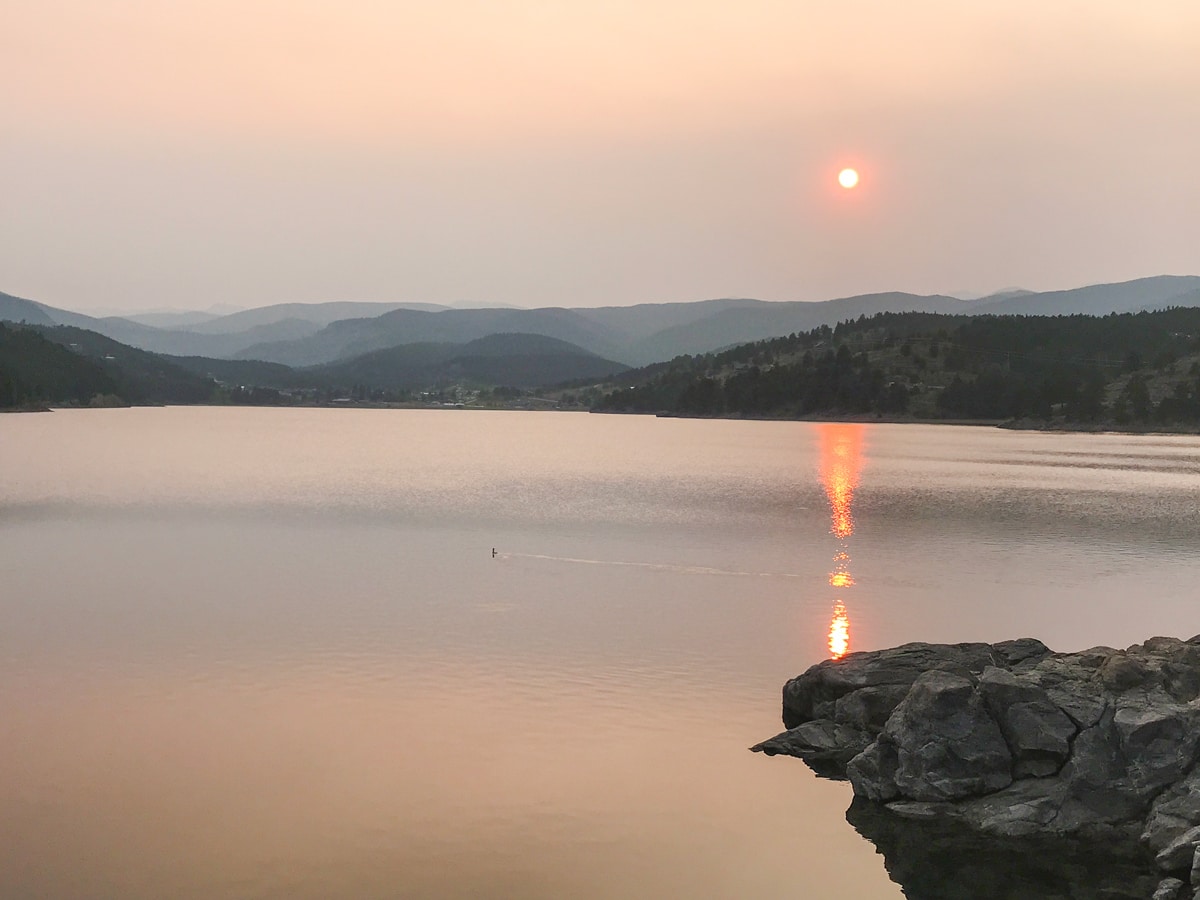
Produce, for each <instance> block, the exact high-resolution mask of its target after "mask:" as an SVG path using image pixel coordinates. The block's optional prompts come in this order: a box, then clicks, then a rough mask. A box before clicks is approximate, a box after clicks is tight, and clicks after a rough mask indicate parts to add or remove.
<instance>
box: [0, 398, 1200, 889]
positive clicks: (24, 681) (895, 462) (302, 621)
mask: <svg viewBox="0 0 1200 900" xmlns="http://www.w3.org/2000/svg"><path fill="white" fill-rule="evenodd" d="M0 472H2V473H3V474H2V476H0V683H2V684H3V688H2V689H0V719H2V721H3V723H4V725H3V728H0V761H2V762H0V809H2V812H0V828H2V831H0V896H4V897H38V898H75V897H89V898H160V897H167V896H169V897H174V898H210V897H218V896H219V897H233V898H325V897H355V898H385V897H387V898H391V897H437V898H441V897H448V898H467V897H500V898H552V897H553V898H559V897H573V898H628V897H635V898H643V897H644V898H659V897H672V896H693V897H713V898H718V897H729V898H734V897H747V896H753V895H762V894H767V893H778V892H782V893H783V894H785V895H786V896H799V897H819V896H830V897H832V896H837V897H846V898H864V900H876V898H881V900H882V898H897V897H900V896H901V892H900V888H899V887H898V886H897V885H895V884H893V883H892V882H891V881H890V880H889V878H888V875H887V873H886V871H885V870H884V867H883V864H882V860H881V857H879V856H878V855H877V854H876V853H875V849H874V847H873V845H871V844H870V843H869V842H867V841H866V840H864V839H863V838H861V837H860V836H859V835H858V834H857V833H856V832H855V831H854V829H853V828H852V827H851V826H850V825H848V824H847V823H846V821H845V811H846V807H847V806H848V805H849V802H850V799H851V793H850V789H849V786H848V785H846V784H843V783H833V782H828V781H822V780H819V779H817V778H816V777H815V776H814V775H813V774H812V773H811V772H810V771H809V770H808V769H807V767H805V766H804V765H803V764H802V763H801V762H799V761H797V760H792V759H786V758H775V759H768V758H765V757H762V756H759V755H755V754H751V753H749V752H747V749H746V748H747V747H749V746H750V745H751V744H753V743H756V742H757V741H759V740H761V739H763V738H766V737H769V736H770V735H772V734H774V733H776V732H777V731H779V730H780V729H781V728H782V725H781V723H780V717H779V705H780V700H779V698H780V689H781V687H782V685H783V682H784V681H785V680H786V679H787V678H789V677H791V676H793V675H795V674H798V673H799V672H801V671H803V670H804V669H805V668H807V667H808V666H810V665H812V664H813V663H816V662H818V661H820V660H821V659H824V658H826V657H828V656H830V655H831V654H834V653H840V652H844V650H845V649H847V648H848V649H849V650H865V649H874V648H880V647H885V646H892V645H896V644H900V643H904V642H906V641H913V640H926V641H970V640H981V641H996V640H1003V639H1007V638H1014V637H1021V636H1034V637H1038V638H1040V639H1042V640H1043V641H1045V642H1046V643H1047V644H1048V645H1049V646H1051V647H1052V648H1054V649H1057V650H1077V649H1082V648H1085V647H1089V646H1093V645H1096V644H1107V645H1111V646H1121V647H1123V646H1127V645H1129V644H1132V643H1135V642H1140V641H1141V640H1143V639H1145V638H1147V637H1150V636H1152V635H1157V634H1167V635H1175V636H1178V637H1183V638H1187V637H1190V636H1192V635H1193V634H1195V633H1197V632H1200V616H1198V615H1197V613H1196V600H1195V598H1196V585H1197V584H1200V554H1197V553H1196V548H1197V546H1198V544H1200V515H1197V510H1198V509H1200V439H1198V438H1195V437H1186V436H1169V437H1164V436H1122V435H1072V434H1040V433H1029V432H1011V431H1003V430H998V429H990V428H969V427H949V426H909V425H853V424H814V423H797V422H750V421H696V420H685V419H655V418H646V417H618V416H589V415H587V414H573V413H524V412H483V411H465V410H455V411H449V410H448V411H426V410H357V409H344V410H342V409H338V410H323V409H235V408H228V409H224V408H183V407H180V408H162V409H121V410H74V411H57V412H54V413H51V414H41V415H32V414H31V415H8V416H0Z"/></svg>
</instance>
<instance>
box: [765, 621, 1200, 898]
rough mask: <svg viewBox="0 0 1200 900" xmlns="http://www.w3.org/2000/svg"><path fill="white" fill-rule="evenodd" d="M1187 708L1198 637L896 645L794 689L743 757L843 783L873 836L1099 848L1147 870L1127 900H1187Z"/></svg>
mask: <svg viewBox="0 0 1200 900" xmlns="http://www.w3.org/2000/svg"><path fill="white" fill-rule="evenodd" d="M1198 698H1200V637H1197V638H1192V639H1191V640H1188V641H1181V640H1178V639H1175V638H1162V637H1159V638H1152V639H1150V640H1148V641H1146V642H1145V643H1144V644H1138V645H1134V646H1132V647H1129V648H1128V649H1126V650H1114V649H1112V648H1108V647H1096V648H1092V649H1090V650H1085V651H1081V652H1078V653H1053V652H1051V651H1050V650H1049V649H1048V648H1046V647H1045V646H1044V645H1043V644H1042V643H1040V642H1039V641H1036V640H1033V639H1023V640H1018V641H1007V642H1004V643H1000V644H952V645H938V644H906V645H904V646H902V647H896V648H892V649H889V650H880V651H876V652H871V653H854V654H850V655H848V656H846V657H845V658H843V659H840V660H826V661H825V662H822V663H819V664H818V665H816V666H813V667H812V668H811V669H809V670H808V671H807V672H805V673H804V674H803V675H801V676H799V677H797V678H793V679H792V680H791V681H789V682H788V683H787V685H785V687H784V689H783V720H784V725H785V726H786V727H787V730H786V731H784V732H782V733H781V734H779V735H776V736H775V737H773V738H771V739H769V740H767V741H764V742H762V743H761V744H758V745H756V746H755V747H753V748H751V749H753V750H756V751H760V752H764V753H767V754H769V755H776V754H785V755H790V756H797V757H799V758H801V759H804V760H806V761H807V762H809V764H810V765H811V766H812V767H813V768H814V769H815V770H816V771H817V772H818V774H821V775H823V776H825V777H831V778H839V779H842V778H845V779H848V780H849V781H850V783H851V785H852V787H853V790H854V794H855V795H856V797H858V798H860V799H859V800H857V801H856V803H859V804H862V803H867V804H868V805H873V806H875V807H877V808H878V810H879V813H878V814H872V816H871V821H873V822H876V823H878V822H880V821H889V822H894V823H899V824H898V827H901V828H903V827H905V826H904V823H928V822H930V821H936V822H938V823H939V827H944V826H948V827H950V828H951V829H958V830H961V831H962V832H963V833H964V834H967V835H978V836H979V837H980V838H985V839H987V840H989V841H992V842H995V841H997V840H1000V841H1025V842H1028V841H1044V840H1053V841H1060V842H1061V841H1065V840H1069V841H1071V842H1076V843H1072V844H1071V846H1072V847H1077V846H1078V842H1080V841H1083V842H1087V841H1093V842H1100V844H1098V845H1097V846H1102V847H1103V848H1104V849H1103V850H1102V851H1101V855H1104V854H1109V855H1111V854H1112V853H1114V852H1117V851H1115V850H1114V849H1113V848H1114V847H1116V846H1118V845H1119V846H1120V847H1121V848H1122V849H1121V851H1120V852H1118V855H1119V856H1120V857H1121V858H1122V859H1125V860H1128V859H1137V860H1141V861H1142V862H1144V864H1145V867H1146V879H1148V880H1147V881H1145V882H1142V881H1139V887H1138V890H1139V891H1141V889H1142V888H1141V886H1142V885H1143V884H1144V883H1145V884H1149V883H1151V882H1152V883H1153V885H1155V886H1158V885H1162V890H1163V892H1164V895H1165V894H1166V893H1169V892H1173V891H1176V890H1177V889H1176V887H1175V882H1178V883H1179V885H1181V886H1180V887H1179V888H1178V890H1179V891H1181V892H1183V893H1182V894H1181V896H1182V895H1186V896H1188V897H1191V896H1192V893H1193V892H1197V891H1200V881H1193V878H1200V864H1198V865H1197V874H1196V875H1195V876H1193V874H1192V870H1193V863H1197V861H1200V767H1198V766H1196V762H1197V757H1198V756H1200V699H1198ZM880 817H882V818H880ZM912 827H916V826H915V825H913V826H912ZM897 845H898V846H906V843H905V842H902V841H901V842H898V843H897ZM1131 847H1132V848H1133V849H1130V848H1131ZM1073 852H1075V851H1073ZM1079 852H1082V851H1079ZM898 865H899V864H898ZM900 868H903V866H900ZM1153 892H1154V889H1153V888H1152V889H1151V890H1150V891H1147V892H1145V893H1141V894H1135V895H1134V896H1145V897H1147V898H1148V897H1150V896H1151V893H1153ZM946 896H950V895H949V894H947V895H946ZM1030 896H1040V895H1038V894H1031V895H1030ZM1045 896H1048V897H1049V896H1056V895H1055V894H1053V893H1048V894H1046V895H1045ZM1070 896H1075V894H1070ZM1122 896H1125V895H1124V894H1122Z"/></svg>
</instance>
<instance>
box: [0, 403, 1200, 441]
mask: <svg viewBox="0 0 1200 900" xmlns="http://www.w3.org/2000/svg"><path fill="white" fill-rule="evenodd" d="M166 406H194V407H204V408H207V409H425V410H446V411H455V412H459V411H468V412H469V411H475V412H584V413H588V414H589V415H601V416H653V417H654V418H657V419H697V420H712V421H726V422H812V423H819V422H829V423H844V424H858V425H949V426H957V427H968V428H1003V429H1005V430H1007V431H1031V432H1041V433H1043V434H1053V433H1060V434H1125V435H1162V436H1168V437H1169V436H1195V435H1200V423H1197V424H1195V425H1186V424H1182V423H1175V424H1160V425H1155V426H1145V427H1138V426H1136V425H1124V426H1121V425H1118V424H1117V423H1115V422H1096V423H1087V422H1080V423H1072V422H1065V421H1046V420H1036V419H929V418H922V417H917V416H878V415H871V414H869V413H858V414H852V415H843V416H833V415H827V416H690V415H686V414H684V413H673V412H656V413H650V412H630V411H625V410H598V409H579V408H576V409H561V408H551V407H549V406H546V407H543V408H540V409H533V408H530V407H519V406H470V405H444V406H443V405H429V404H422V403H371V402H360V403H336V402H326V403H290V404H279V405H273V404H263V405H253V404H240V403H147V404H130V405H129V406H121V407H107V408H119V409H135V408H156V407H157V408H162V407H166ZM96 408H97V407H88V406H26V407H6V408H0V414H4V413H48V412H54V411H55V410H59V409H62V410H69V409H96Z"/></svg>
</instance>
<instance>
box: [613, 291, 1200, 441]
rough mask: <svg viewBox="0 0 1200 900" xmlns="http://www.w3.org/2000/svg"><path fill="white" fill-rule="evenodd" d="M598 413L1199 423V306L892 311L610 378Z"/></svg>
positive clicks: (684, 358) (1146, 423) (1097, 422)
mask: <svg viewBox="0 0 1200 900" xmlns="http://www.w3.org/2000/svg"><path fill="white" fill-rule="evenodd" d="M595 408H596V409H597V410H600V411H622V412H658V413H667V414H678V415H706V416H768V417H817V416H821V415H830V416H868V417H870V416H876V417H889V418H896V417H899V418H904V417H911V418H924V419H959V420H962V419H989V420H1005V419H1030V420H1037V421H1042V422H1055V421H1057V422H1061V423H1064V424H1070V423H1076V424H1080V425H1098V424H1102V423H1112V424H1115V425H1128V424H1138V425H1150V424H1154V423H1159V424H1169V423H1195V422H1200V310H1198V309H1195V308H1179V309H1171V310H1166V311H1162V312H1153V313H1151V312H1142V313H1136V314H1133V313H1125V314H1120V315H1117V314H1113V315H1108V316H1104V317H1095V316H1082V315H1074V316H1003V317H998V316H972V317H968V316H944V315H936V314H922V313H902V314H897V313H882V314H880V315H876V316H873V317H870V318H866V317H862V318H859V319H858V320H856V321H853V322H844V323H841V324H839V325H838V326H836V327H835V328H829V327H821V328H816V329H814V330H812V331H810V332H806V333H803V334H793V335H789V336H787V337H782V338H776V339H774V340H769V341H758V342H755V343H751V344H745V345H742V346H739V347H736V348H733V349H731V350H728V351H725V352H723V353H718V354H704V355H700V356H688V357H679V358H677V359H675V360H673V361H672V362H670V363H667V364H664V365H660V366H655V367H650V368H648V369H641V370H634V371H631V372H628V373H626V374H625V375H624V376H623V377H622V379H620V380H619V381H614V382H613V383H612V384H611V385H610V389H608V390H607V392H606V393H605V394H604V396H603V398H602V399H601V400H600V402H599V403H598V404H597V405H596V407H595Z"/></svg>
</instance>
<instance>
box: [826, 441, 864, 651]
mask: <svg viewBox="0 0 1200 900" xmlns="http://www.w3.org/2000/svg"><path fill="white" fill-rule="evenodd" d="M863 429H864V426H862V425H843V424H834V423H828V422H827V423H823V424H820V425H818V426H817V434H818V436H819V438H820V442H821V484H822V485H823V486H824V488H825V496H826V497H827V498H828V500H829V514H830V525H829V532H830V534H832V535H833V536H834V537H835V538H836V539H837V542H838V549H837V552H836V553H835V554H834V555H833V569H832V570H831V571H830V573H829V586H830V587H833V588H838V589H845V588H849V587H853V585H854V576H853V575H852V574H851V573H850V537H851V535H853V534H854V491H855V489H856V488H857V487H858V481H859V475H860V473H861V472H862V446H863ZM849 652H850V615H849V613H848V612H847V610H846V604H845V601H844V600H843V599H842V598H841V597H838V598H837V599H836V600H835V601H834V604H833V615H832V617H831V619H830V622H829V655H830V656H831V657H833V658H834V659H841V658H842V657H843V656H845V655H846V654H847V653H849Z"/></svg>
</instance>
